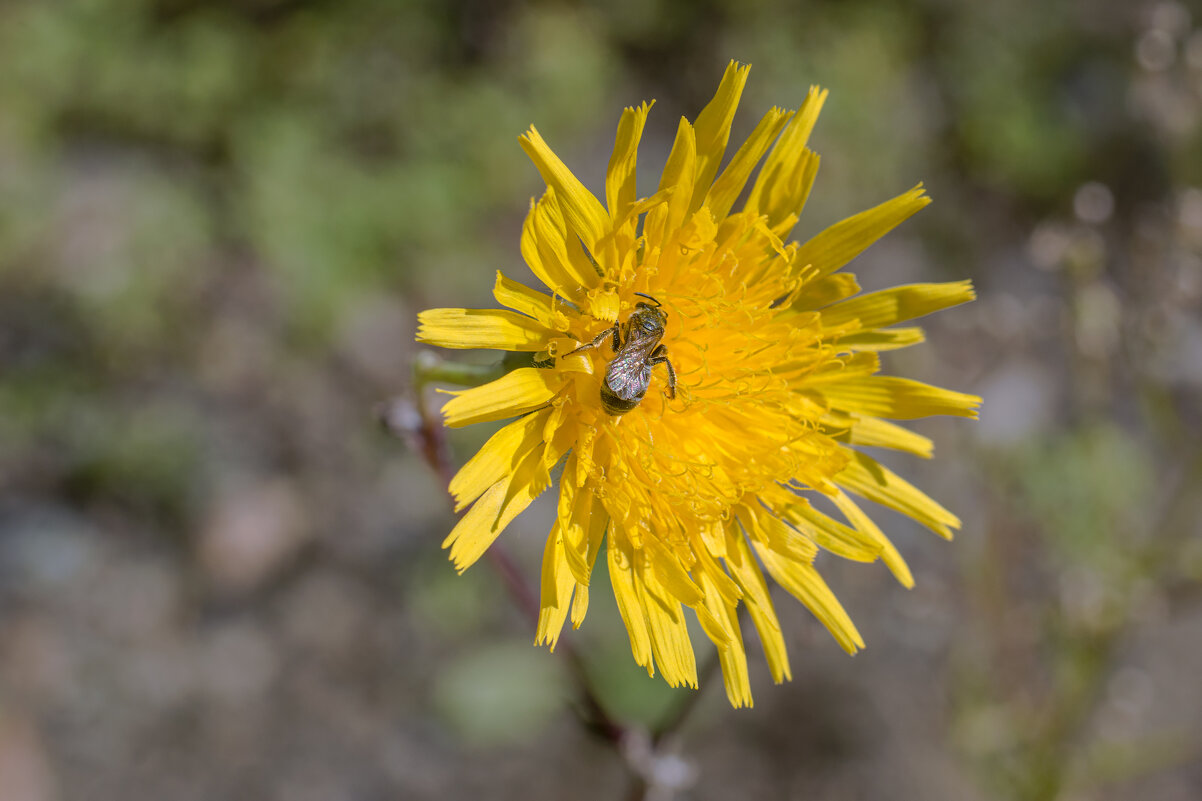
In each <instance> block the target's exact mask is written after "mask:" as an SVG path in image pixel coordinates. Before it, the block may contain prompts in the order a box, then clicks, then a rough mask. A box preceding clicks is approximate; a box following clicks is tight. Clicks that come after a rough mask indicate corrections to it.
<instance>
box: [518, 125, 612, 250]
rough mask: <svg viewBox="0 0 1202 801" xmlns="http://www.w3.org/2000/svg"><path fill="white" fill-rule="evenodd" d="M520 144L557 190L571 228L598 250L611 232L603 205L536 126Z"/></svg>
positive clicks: (551, 186) (589, 247)
mask: <svg viewBox="0 0 1202 801" xmlns="http://www.w3.org/2000/svg"><path fill="white" fill-rule="evenodd" d="M518 141H519V142H520V143H521V145H522V150H525V151H526V155H527V156H529V157H530V160H531V161H532V162H534V166H535V167H536V168H538V171H539V174H540V175H542V177H543V180H544V181H546V182H547V186H548V187H550V188H552V189H554V190H555V195H556V197H558V198H559V203H560V207H561V208H562V209H563V215H564V218H565V219H566V220H567V223H568V228H569V229H570V230H571V232H572V233H573V234H574V235H576V236H578V237H580V239H581V240H582V241H583V242H584V245H585V247H587V248H588V249H589V250H594V249H595V247H596V244H597V241H598V240H600V239H601V237H603V236H605V234H606V232H607V231H608V230H609V215H607V214H606V213H605V209H604V208H603V207H602V206H601V202H600V201H598V200H597V198H595V197H594V196H593V193H592V192H590V191H588V190H587V189H585V188H584V184H582V183H580V181H579V179H577V178H576V176H575V175H573V174H572V171H571V170H569V169H568V168H567V165H565V164H564V163H563V162H562V161H560V159H559V157H558V156H556V155H555V153H554V152H553V151H552V150H551V148H550V147H548V146H547V143H546V142H544V141H543V138H542V136H540V135H539V133H538V131H537V130H536V129H535V128H534V126H533V125H532V126H530V130H529V131H527V132H526V134H525V135H524V136H521V137H519V138H518Z"/></svg>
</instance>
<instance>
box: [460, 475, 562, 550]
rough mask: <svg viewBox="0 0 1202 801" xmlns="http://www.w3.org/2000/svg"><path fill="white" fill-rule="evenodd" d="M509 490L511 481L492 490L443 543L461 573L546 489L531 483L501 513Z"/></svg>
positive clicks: (506, 481) (505, 480) (498, 484)
mask: <svg viewBox="0 0 1202 801" xmlns="http://www.w3.org/2000/svg"><path fill="white" fill-rule="evenodd" d="M509 488H510V479H508V478H505V479H502V480H500V481H498V482H497V483H496V484H494V485H493V486H491V487H489V489H488V490H487V491H486V492H485V493H484V494H483V495H481V496H480V498H479V500H477V501H476V502H475V503H474V504H472V508H471V509H468V510H467V514H465V515H464V516H463V517H461V518H460V519H459V522H458V523H456V524H455V528H453V529H451V533H450V534H449V535H447V538H446V539H445V540H443V543H442V547H444V548H450V549H451V561H452V562H453V563H454V565H455V569H456V570H457V571H459V572H460V573H462V572H463V571H465V570H467V569H468V568H469V567H471V566H472V565H473V564H475V562H476V560H478V559H479V558H480V557H481V556H483V555H484V552H485V551H487V550H488V546H490V545H492V544H493V542H494V541H495V540H496V538H497V537H498V536H499V535H500V534H501V532H502V531H504V530H505V527H506V526H508V525H509V524H510V523H511V522H512V521H513V519H514V518H515V517H517V516H518V515H519V514H521V513H522V512H523V511H524V510H525V509H526V507H527V506H529V505H530V502H531V501H533V500H534V499H535V498H536V497H538V494H539V493H540V492H542V490H543V487H538V486H535V485H532V484H528V485H526V486H524V487H519V488H518V492H517V495H516V498H514V499H513V500H511V501H510V502H509V504H508V505H507V506H505V509H504V512H503V513H502V505H503V504H505V498H506V495H507V494H508V493H509Z"/></svg>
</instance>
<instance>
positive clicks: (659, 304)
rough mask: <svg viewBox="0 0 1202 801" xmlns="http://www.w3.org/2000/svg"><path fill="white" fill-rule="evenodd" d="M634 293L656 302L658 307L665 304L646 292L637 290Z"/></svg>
mask: <svg viewBox="0 0 1202 801" xmlns="http://www.w3.org/2000/svg"><path fill="white" fill-rule="evenodd" d="M634 294H636V295H638V296H639V297H643V298H646V299H647V300H649V301H651V302H652V303H654V304H655V305H656V306H657V307H659V306H663V305H664V304H662V303H660V302H659V301H658V300H656V299H655V298H653V297H651V296H650V295H647V294H645V293H643V292H635V293H634Z"/></svg>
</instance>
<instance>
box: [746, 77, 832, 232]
mask: <svg viewBox="0 0 1202 801" xmlns="http://www.w3.org/2000/svg"><path fill="white" fill-rule="evenodd" d="M825 101H826V90H825V89H821V90H820V89H819V88H818V87H817V86H811V87H810V91H809V94H807V95H806V99H805V102H804V103H802V105H801V109H799V110H798V112H797V113H796V114H794V115H793V119H792V120H791V121H790V122H789V127H787V128H786V129H785V132H784V133H783V134H781V137H780V140H779V141H777V143H776V147H774V148H772V152H771V153H770V154H769V155H768V158H767V159H765V161H764V166H763V167H762V168H761V169H760V174H759V176H758V177H757V178H756V181H755V184H754V185H753V186H752V188H751V194H750V195H748V198H747V204H746V205H745V206H744V209H745V210H746V211H749V212H751V213H752V214H764V215H767V217H768V224H769V225H770V226H772V228H773V229H774V230H775V229H777V228H778V227H781V225H782V223H784V222H785V221H786V220H788V219H790V218H792V219H793V220H794V221H795V220H796V219H797V215H798V214H800V213H801V210H802V209H803V208H804V207H805V202H806V199H807V198H808V197H809V194H810V189H811V188H812V187H813V185H814V176H815V175H816V174H817V173H818V156H817V155H815V153H814V152H813V151H812V150H809V149H807V148H806V142H807V141H808V140H809V138H810V132H811V131H813V129H814V123H815V122H816V121H817V120H818V113H819V112H820V111H822V104H823V103H824V102H825ZM788 227H789V228H792V227H793V226H792V223H789V225H788ZM777 233H778V234H780V235H782V236H783V235H784V233H787V231H786V232H784V233H782V232H780V231H777Z"/></svg>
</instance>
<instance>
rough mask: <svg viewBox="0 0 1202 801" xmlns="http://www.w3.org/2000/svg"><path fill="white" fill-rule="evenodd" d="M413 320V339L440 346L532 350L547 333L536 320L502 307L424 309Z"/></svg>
mask: <svg viewBox="0 0 1202 801" xmlns="http://www.w3.org/2000/svg"><path fill="white" fill-rule="evenodd" d="M417 321H418V323H419V324H420V327H419V328H418V329H417V341H418V342H424V343H426V344H427V345H437V346H438V347H440V348H461V349H462V348H494V349H496V350H520V351H534V350H542V348H543V346H544V345H545V344H546V342H547V340H548V339H549V338H550V336H551V332H549V331H548V330H547V328H546V327H545V326H544V325H543V324H542V323H540V322H538V321H537V320H532V319H530V318H529V317H524V316H522V315H520V314H518V313H516V312H511V311H505V310H502V309H427V310H426V311H424V312H421V313H419V314H418V315H417Z"/></svg>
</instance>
